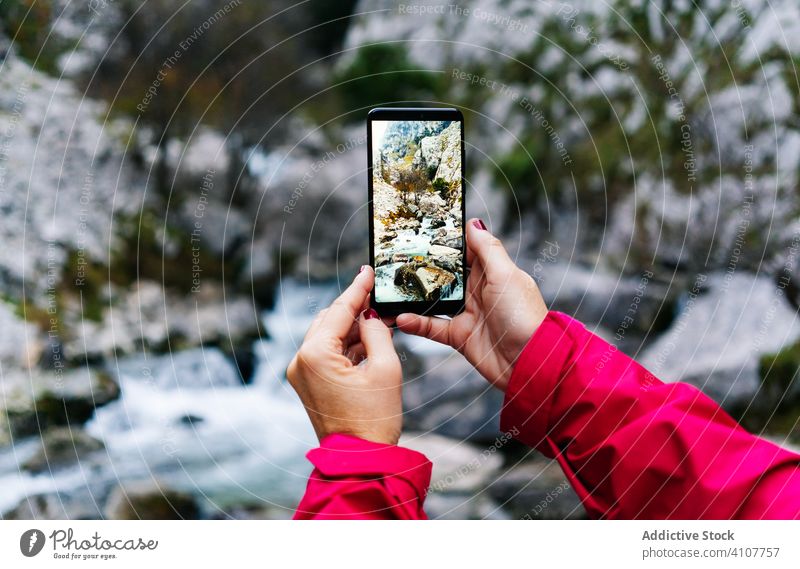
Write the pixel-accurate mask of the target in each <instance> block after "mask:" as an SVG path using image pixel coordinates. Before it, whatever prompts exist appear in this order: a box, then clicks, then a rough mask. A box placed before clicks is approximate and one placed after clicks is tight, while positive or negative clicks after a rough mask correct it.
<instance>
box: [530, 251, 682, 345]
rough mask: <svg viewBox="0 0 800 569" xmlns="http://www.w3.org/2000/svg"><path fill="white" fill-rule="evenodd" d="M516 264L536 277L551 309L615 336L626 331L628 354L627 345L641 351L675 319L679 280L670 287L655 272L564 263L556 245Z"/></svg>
mask: <svg viewBox="0 0 800 569" xmlns="http://www.w3.org/2000/svg"><path fill="white" fill-rule="evenodd" d="M555 251H556V252H557V251H558V248H557V247H556V248H555ZM517 261H518V264H519V266H521V267H522V268H524V269H525V270H526V271H527V272H528V273H530V274H531V275H532V276H533V277H534V278H535V279H536V281H537V282H538V284H539V289H540V290H541V292H542V296H544V299H545V301H546V302H547V304H548V306H549V307H550V308H551V309H552V310H558V311H561V312H566V313H567V314H569V315H571V316H573V317H575V318H577V319H578V320H580V321H581V322H584V323H586V324H587V325H593V324H600V325H602V326H603V327H605V328H607V329H609V330H611V331H612V335H613V334H614V333H616V332H617V331H618V330H620V329H621V327H624V328H622V329H623V330H624V331H623V334H622V336H623V337H622V340H621V341H619V342H616V343H618V344H619V347H621V348H622V349H623V350H624V349H625V348H626V347H627V346H628V345H634V346H635V347H638V341H639V340H640V339H641V338H642V337H643V336H645V335H647V334H649V335H650V336H652V335H653V334H655V333H658V332H660V331H662V330H664V329H665V328H666V327H667V326H669V323H670V322H672V320H673V318H674V305H675V300H676V296H677V293H676V292H675V290H676V289H679V288H680V286H681V283H680V281H677V282H676V281H673V282H672V286H671V287H670V285H669V283H666V284H665V283H663V282H661V281H658V280H657V279H656V278H654V277H653V275H652V274H650V276H649V277H648V276H647V275H648V274H647V273H642V275H641V276H639V277H636V276H633V277H631V276H626V275H619V274H614V273H613V272H611V271H609V270H607V269H605V268H603V267H602V266H584V265H581V264H579V263H565V262H559V261H558V258H557V255H556V254H554V252H553V247H552V246H545V247H543V248H541V249H540V252H539V255H538V256H537V257H536V258H533V259H518V260H517Z"/></svg>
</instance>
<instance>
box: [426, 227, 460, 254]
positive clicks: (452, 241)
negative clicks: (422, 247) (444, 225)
mask: <svg viewBox="0 0 800 569" xmlns="http://www.w3.org/2000/svg"><path fill="white" fill-rule="evenodd" d="M463 243H464V242H463V240H462V239H461V232H460V231H449V232H446V233H445V234H444V235H441V236H436V237H434V238H433V239H432V240H431V244H433V245H437V246H442V247H447V248H449V249H457V250H459V251H460V250H461V248H462V246H463Z"/></svg>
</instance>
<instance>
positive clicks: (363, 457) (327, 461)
mask: <svg viewBox="0 0 800 569" xmlns="http://www.w3.org/2000/svg"><path fill="white" fill-rule="evenodd" d="M306 457H307V458H308V460H309V461H311V464H313V465H314V466H315V467H316V468H317V470H318V471H319V473H320V474H322V475H323V476H324V477H326V478H359V477H361V478H383V477H388V476H396V477H398V478H402V479H403V480H405V481H406V482H408V483H409V484H411V486H413V487H414V489H415V490H416V492H417V495H418V496H419V498H420V500H423V499H424V498H425V494H426V493H427V491H428V486H429V485H430V481H431V469H432V465H431V462H430V461H429V460H428V459H427V457H426V456H425V455H424V454H422V453H419V452H417V451H414V450H411V449H407V448H403V447H399V446H396V445H387V444H382V443H374V442H371V441H367V440H364V439H361V438H358V437H353V436H350V435H342V434H333V435H328V436H327V437H325V438H324V439H322V441H321V442H320V445H319V447H318V448H315V449H312V450H310V451H309V452H308V453H307V454H306Z"/></svg>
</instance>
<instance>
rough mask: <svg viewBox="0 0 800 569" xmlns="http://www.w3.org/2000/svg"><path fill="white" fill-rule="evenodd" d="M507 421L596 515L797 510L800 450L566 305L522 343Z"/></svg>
mask: <svg viewBox="0 0 800 569" xmlns="http://www.w3.org/2000/svg"><path fill="white" fill-rule="evenodd" d="M501 428H502V429H503V430H504V431H506V432H508V431H512V432H513V430H514V429H518V430H519V435H518V436H517V437H516V438H518V439H520V440H521V441H522V442H524V443H525V444H527V445H529V446H532V447H535V448H537V449H538V450H540V451H541V452H542V453H544V454H545V455H547V456H548V457H551V458H552V457H555V458H556V459H557V460H558V462H559V463H560V465H561V467H562V469H563V470H564V472H565V473H566V475H567V477H568V478H569V481H570V483H571V484H572V486H573V488H575V490H576V491H577V493H578V495H579V496H580V498H581V500H582V502H583V504H584V506H585V507H586V510H587V511H588V513H589V515H590V516H592V517H597V518H626V519H627V518H644V519H660V518H680V519H696V518H711V519H730V518H781V519H787V518H788V519H797V518H800V455H797V454H794V453H792V452H789V451H788V450H785V449H783V448H781V447H779V446H777V445H774V444H772V443H770V442H768V441H765V440H763V439H760V438H758V437H756V436H753V435H751V434H749V433H747V432H746V431H745V430H744V429H742V428H741V427H740V426H739V425H738V424H737V423H736V422H735V421H734V420H733V419H731V417H730V416H728V415H727V414H726V413H725V412H724V411H723V410H722V409H720V408H719V406H717V405H716V404H715V403H714V402H713V401H712V400H711V399H709V398H708V397H706V396H705V395H703V394H702V393H701V392H700V391H698V390H697V389H695V388H694V387H691V386H689V385H686V384H683V383H673V384H664V383H662V382H661V381H659V380H658V379H657V378H655V377H654V376H653V375H652V374H650V373H649V372H648V371H647V370H646V369H644V368H643V367H641V366H640V365H639V364H637V363H636V362H635V361H633V360H632V359H630V358H628V357H627V356H625V355H624V354H622V353H620V352H619V351H617V350H616V348H615V347H614V346H612V345H610V344H608V343H607V342H605V341H603V340H602V339H600V338H599V337H597V336H595V335H594V334H592V333H590V332H589V331H588V330H586V329H585V328H584V327H583V325H581V324H580V323H579V322H577V321H575V320H573V319H571V318H570V317H568V316H566V315H564V314H560V313H557V312H550V313H549V314H548V316H547V318H546V319H545V321H544V322H543V323H542V325H541V326H540V327H539V328H538V329H537V331H536V332H535V333H534V335H533V336H532V337H531V339H530V341H529V342H528V345H527V346H526V347H525V349H524V350H523V352H522V353H521V354H520V357H519V360H518V361H517V363H516V365H515V367H514V371H513V373H512V377H511V380H510V383H509V386H508V389H507V391H506V396H505V404H504V407H503V412H502V415H501Z"/></svg>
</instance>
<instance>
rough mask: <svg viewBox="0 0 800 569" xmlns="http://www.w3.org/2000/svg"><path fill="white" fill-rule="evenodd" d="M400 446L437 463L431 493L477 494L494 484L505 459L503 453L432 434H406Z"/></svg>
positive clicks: (432, 476)
mask: <svg viewBox="0 0 800 569" xmlns="http://www.w3.org/2000/svg"><path fill="white" fill-rule="evenodd" d="M400 444H401V445H402V446H404V447H408V448H410V449H412V450H415V451H417V452H421V453H422V454H424V455H425V456H427V457H428V458H429V459H430V460H431V462H433V473H432V475H431V485H430V489H429V495H430V493H431V492H475V491H477V490H479V489H482V488H483V487H484V486H486V485H487V484H488V483H490V482H491V481H492V480H494V478H495V476H496V474H497V472H498V471H499V470H500V467H501V466H502V465H503V459H502V457H501V456H500V454H499V452H498V451H499V449H498V448H495V449H494V450H493V451H492V450H491V448H490V449H488V450H487V449H485V448H479V447H478V446H476V445H473V444H470V443H467V442H464V441H463V440H458V439H452V438H448V437H443V436H441V435H435V434H431V433H424V432H421V433H413V432H406V433H405V434H404V435H403V436H402V437H401V438H400Z"/></svg>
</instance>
